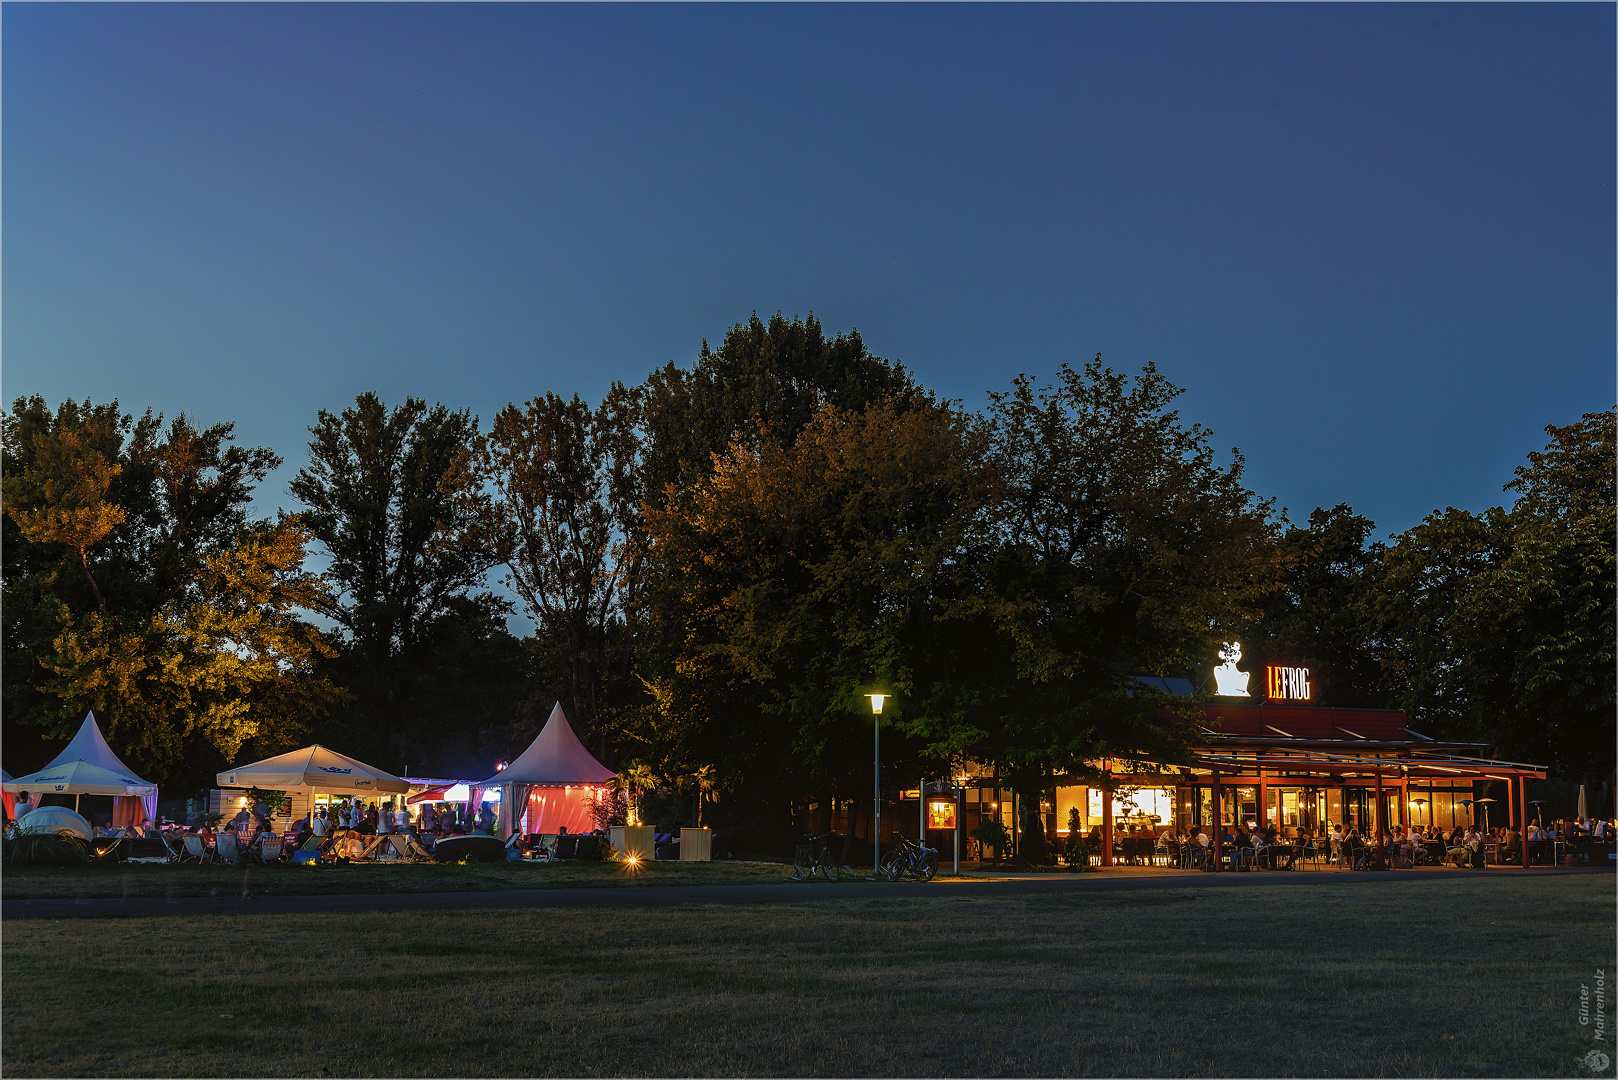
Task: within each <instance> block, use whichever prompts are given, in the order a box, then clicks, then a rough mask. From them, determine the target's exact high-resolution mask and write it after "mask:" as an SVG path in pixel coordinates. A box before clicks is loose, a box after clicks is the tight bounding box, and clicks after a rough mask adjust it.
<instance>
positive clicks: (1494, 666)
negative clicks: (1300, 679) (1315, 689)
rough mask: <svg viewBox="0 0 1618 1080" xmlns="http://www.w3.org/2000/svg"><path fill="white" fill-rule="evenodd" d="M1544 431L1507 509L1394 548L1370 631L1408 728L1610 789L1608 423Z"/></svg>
mask: <svg viewBox="0 0 1618 1080" xmlns="http://www.w3.org/2000/svg"><path fill="white" fill-rule="evenodd" d="M1546 432H1547V433H1548V434H1549V435H1550V436H1551V441H1550V443H1549V445H1548V446H1547V447H1546V448H1545V449H1544V450H1543V451H1537V452H1534V453H1530V454H1529V455H1528V463H1527V464H1526V465H1523V466H1519V467H1518V469H1517V471H1516V474H1515V477H1514V478H1513V479H1512V480H1511V482H1510V483H1508V484H1507V485H1506V490H1508V491H1514V492H1516V494H1517V501H1516V504H1515V505H1514V506H1513V507H1512V508H1511V509H1510V510H1506V509H1503V508H1500V507H1496V508H1493V509H1491V510H1488V511H1486V512H1484V513H1482V514H1473V513H1469V512H1467V511H1464V510H1457V509H1454V508H1450V509H1448V510H1445V511H1443V512H1441V513H1435V514H1433V515H1431V516H1429V517H1428V518H1427V519H1426V520H1424V521H1423V522H1422V523H1421V524H1420V525H1418V526H1416V527H1415V528H1414V529H1411V530H1410V531H1408V532H1406V533H1404V534H1403V535H1401V536H1400V537H1398V538H1397V542H1396V544H1395V545H1394V546H1393V547H1392V548H1391V549H1390V550H1389V552H1388V556H1387V569H1386V578H1385V583H1384V587H1383V589H1382V592H1381V595H1380V597H1379V600H1378V605H1377V613H1378V619H1379V622H1380V624H1381V627H1382V630H1383V632H1384V633H1386V634H1387V635H1388V637H1389V639H1390V642H1391V643H1392V645H1393V649H1394V654H1393V658H1392V663H1393V664H1394V665H1395V666H1396V667H1397V669H1398V674H1399V676H1400V678H1401V679H1402V680H1403V681H1404V683H1405V689H1404V693H1403V702H1402V703H1403V704H1404V706H1405V707H1406V708H1407V709H1408V710H1410V712H1411V714H1412V717H1413V719H1414V720H1415V721H1416V722H1419V723H1421V724H1423V725H1425V726H1426V727H1428V728H1430V729H1433V730H1434V731H1436V732H1438V733H1440V734H1444V735H1453V736H1469V737H1474V738H1478V739H1481V740H1484V741H1489V742H1492V743H1494V744H1496V747H1497V750H1498V752H1499V753H1500V754H1501V755H1503V756H1505V757H1507V758H1511V759H1516V760H1522V761H1530V762H1534V763H1536V764H1544V765H1548V766H1549V767H1550V768H1551V769H1552V770H1553V772H1555V773H1556V774H1558V775H1559V776H1561V777H1562V778H1564V779H1570V780H1571V779H1587V780H1590V781H1593V782H1611V780H1612V778H1613V766H1614V757H1613V742H1612V718H1613V715H1614V712H1615V708H1618V702H1615V695H1614V683H1613V666H1614V662H1615V648H1614V620H1615V610H1614V594H1615V588H1618V585H1615V577H1618V574H1615V565H1614V550H1613V536H1614V531H1615V515H1614V479H1613V473H1614V463H1615V462H1614V413H1613V411H1612V410H1608V411H1606V412H1597V413H1588V414H1586V415H1585V416H1584V417H1583V418H1582V419H1580V420H1579V421H1578V422H1577V423H1573V424H1569V425H1566V426H1562V427H1557V426H1552V427H1548V428H1546Z"/></svg>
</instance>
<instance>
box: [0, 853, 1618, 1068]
mask: <svg viewBox="0 0 1618 1080" xmlns="http://www.w3.org/2000/svg"><path fill="white" fill-rule="evenodd" d="M820 895H822V896H824V897H825V899H817V900H804V901H797V902H790V903H775V904H731V905H709V906H699V905H677V906H667V907H655V906H654V907H630V908H624V907H614V908H612V909H610V910H608V909H588V908H559V909H546V910H521V909H519V910H505V911H492V912H485V911H443V912H419V913H418V912H410V913H398V914H387V915H380V914H354V915H349V914H343V915H330V914H319V915H313V914H311V915H276V916H241V917H236V916H215V917H209V918H203V919H190V920H187V919H180V918H153V919H132V918H117V919H63V920H60V921H56V922H52V921H48V920H34V919H10V920H7V921H6V922H5V923H4V940H3V945H0V949H3V951H0V957H3V962H4V982H3V996H0V1013H3V1033H0V1040H3V1041H0V1053H3V1065H4V1071H5V1075H6V1076H8V1077H22V1076H45V1075H55V1076H119V1075H125V1076H328V1075H329V1076H519V1075H538V1076H544V1075H561V1076H585V1077H587V1076H608V1075H612V1076H618V1075H690V1074H696V1075H723V1076H741V1075H761V1074H763V1075H781V1076H812V1075H813V1076H862V1075H874V1076H882V1075H940V1076H952V1075H981V1076H1029V1075H1101V1076H1119V1075H1121V1076H1132V1075H1154V1076H1228V1075H1244V1076H1293V1075H1303V1076H1539V1075H1583V1076H1589V1075H1591V1073H1590V1072H1589V1070H1588V1069H1586V1068H1585V1067H1584V1066H1582V1065H1581V1064H1580V1062H1579V1059H1580V1057H1581V1056H1582V1055H1583V1054H1584V1053H1585V1052H1586V1051H1587V1050H1589V1049H1590V1047H1591V1045H1592V1044H1591V1042H1590V1041H1589V1037H1588V1034H1587V1029H1581V1028H1580V1027H1579V1025H1578V992H1579V984H1580V982H1581V981H1586V982H1588V981H1589V976H1590V974H1591V973H1592V971H1593V969H1594V968H1596V967H1598V966H1606V967H1610V965H1611V963H1612V958H1613V952H1614V919H1613V911H1614V882H1613V880H1612V879H1611V878H1608V877H1604V876H1599V875H1588V876H1576V877H1567V878H1555V877H1544V878H1537V879H1523V878H1519V879H1513V880H1508V879H1505V878H1503V877H1499V878H1490V877H1477V878H1460V877H1456V878H1454V879H1445V880H1428V881H1415V880H1412V881H1405V882H1388V883H1386V884H1385V885H1382V886H1379V887H1374V888H1368V887H1356V886H1355V885H1353V884H1351V883H1348V882H1344V881H1340V880H1339V881H1333V880H1331V879H1329V878H1326V877H1324V876H1323V877H1322V880H1321V882H1320V883H1319V884H1311V885H1308V886H1303V887H1288V888H1271V889H1202V890H1194V891H1181V890H1179V889H1175V888H1174V887H1173V884H1172V882H1169V883H1167V887H1165V888H1163V889H1150V890H1142V891H1131V892H1122V891H1118V892H1083V893H1075V894H1060V895H1039V896H1020V897H1010V896H975V897H970V898H968V897H952V896H950V895H948V893H947V892H945V891H942V890H941V892H940V894H939V895H938V896H936V897H933V896H929V897H925V898H920V899H906V898H900V897H892V898H878V899H867V898H860V897H852V896H845V897H835V896H833V895H832V894H831V893H829V892H827V893H822V894H820ZM1609 1049H1610V1047H1609Z"/></svg>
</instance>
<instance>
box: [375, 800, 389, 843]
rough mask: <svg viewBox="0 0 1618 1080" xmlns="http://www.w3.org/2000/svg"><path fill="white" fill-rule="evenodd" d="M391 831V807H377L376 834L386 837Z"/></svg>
mask: <svg viewBox="0 0 1618 1080" xmlns="http://www.w3.org/2000/svg"><path fill="white" fill-rule="evenodd" d="M392 831H393V807H391V806H383V807H379V808H378V809H377V812H376V834H377V835H378V836H386V835H388V834H389V833H391V832H392Z"/></svg>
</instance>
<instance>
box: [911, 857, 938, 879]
mask: <svg viewBox="0 0 1618 1080" xmlns="http://www.w3.org/2000/svg"><path fill="white" fill-rule="evenodd" d="M911 873H912V874H914V875H915V878H916V880H917V881H931V880H933V878H935V877H937V876H938V856H937V855H923V856H922V857H921V858H919V859H917V860H916V865H915V867H914V869H912V870H911Z"/></svg>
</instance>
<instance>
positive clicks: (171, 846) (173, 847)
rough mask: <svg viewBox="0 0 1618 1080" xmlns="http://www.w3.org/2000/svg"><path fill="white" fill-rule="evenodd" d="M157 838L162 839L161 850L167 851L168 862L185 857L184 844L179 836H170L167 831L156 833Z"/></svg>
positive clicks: (178, 860)
mask: <svg viewBox="0 0 1618 1080" xmlns="http://www.w3.org/2000/svg"><path fill="white" fill-rule="evenodd" d="M157 838H158V839H159V840H161V841H163V850H165V851H167V852H168V853H169V854H168V861H169V862H173V863H177V862H180V861H182V860H183V859H184V858H185V845H184V844H182V843H180V838H179V837H177V836H176V837H173V838H171V837H170V836H169V835H168V834H167V833H158V834H157Z"/></svg>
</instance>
